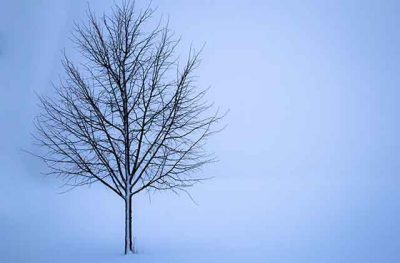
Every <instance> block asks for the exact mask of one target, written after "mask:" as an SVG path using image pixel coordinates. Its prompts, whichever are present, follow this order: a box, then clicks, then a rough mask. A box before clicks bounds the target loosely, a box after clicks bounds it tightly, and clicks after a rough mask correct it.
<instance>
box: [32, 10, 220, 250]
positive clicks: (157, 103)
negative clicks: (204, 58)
mask: <svg viewBox="0 0 400 263" xmlns="http://www.w3.org/2000/svg"><path fill="white" fill-rule="evenodd" d="M152 14H153V11H152V10H151V9H150V8H147V9H145V10H143V11H140V12H136V9H135V8H134V5H133V3H127V4H124V5H122V6H116V7H115V8H114V10H113V12H112V14H111V15H109V16H107V15H103V16H102V17H99V18H97V17H95V15H94V14H93V13H92V12H90V11H89V12H88V22H87V23H86V24H84V25H76V30H75V33H74V38H73V39H74V41H75V43H76V44H77V47H78V50H79V52H80V54H81V55H82V57H83V61H80V63H74V62H72V61H71V60H70V59H69V58H68V57H67V56H66V55H65V57H64V59H63V65H64V69H65V78H63V79H62V80H61V81H60V84H59V85H57V86H55V87H54V88H55V91H56V94H55V96H53V97H43V96H42V97H40V105H41V107H42V113H41V114H40V115H39V116H38V117H37V118H36V120H35V125H36V127H37V131H38V132H37V134H36V135H35V138H36V139H37V142H38V143H39V144H40V145H41V146H43V149H44V151H43V152H42V153H41V154H39V157H40V158H42V159H43V160H44V161H45V162H46V164H47V165H48V167H49V169H50V170H49V173H50V174H54V175H58V176H61V177H63V178H64V179H65V180H66V184H67V185H69V186H71V187H76V186H82V185H87V184H92V183H95V182H99V183H101V184H103V185H104V186H105V187H106V188H107V189H109V190H111V191H113V192H114V193H115V194H116V195H118V196H119V197H120V198H121V200H122V201H123V202H124V203H125V253H129V252H134V249H135V248H134V244H133V234H132V197H133V196H134V195H136V194H138V193H140V192H142V191H147V192H151V191H156V190H171V191H179V190H182V191H185V192H186V188H187V187H190V186H192V185H194V184H195V183H197V182H199V181H200V180H202V179H204V178H201V177H196V176H195V173H194V172H196V170H198V169H199V168H201V167H202V166H203V165H204V164H207V163H209V162H212V161H213V160H214V157H213V155H212V154H208V153H207V152H206V151H205V150H204V148H203V145H204V143H205V141H206V139H207V138H208V137H209V136H210V135H211V134H213V133H214V132H216V130H215V129H213V127H214V124H216V123H217V122H218V121H219V120H220V119H221V116H220V115H219V114H218V111H213V110H212V105H211V104H208V103H207V102H205V101H204V95H205V94H206V92H205V90H197V88H196V86H195V81H194V80H195V76H194V70H195V68H196V67H197V65H198V60H199V57H198V56H199V54H198V53H195V52H193V51H190V53H189V56H188V58H187V60H186V62H185V63H184V64H183V66H182V67H179V66H178V63H177V59H176V56H175V50H176V47H177V45H178V42H179V41H177V40H175V39H174V38H173V36H172V33H171V32H170V30H169V29H168V27H167V26H161V23H160V24H159V25H158V26H156V27H155V28H153V29H149V28H150V25H149V23H147V22H148V20H149V18H151V17H152Z"/></svg>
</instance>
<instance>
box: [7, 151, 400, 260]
mask: <svg viewBox="0 0 400 263" xmlns="http://www.w3.org/2000/svg"><path fill="white" fill-rule="evenodd" d="M1 161H2V162H1V163H2V165H3V171H14V174H13V175H11V174H8V173H5V174H3V175H2V176H3V177H4V178H6V179H7V180H3V181H2V184H1V186H0V193H1V194H0V196H1V203H0V204H1V212H0V223H1V225H0V226H1V238H0V252H1V254H0V255H1V256H0V257H1V262H7V263H8V262H10V263H19V262H21V263H23V262H32V263H36V262H37V263H44V262H276V263H286V262H307V263H310V262H396V259H395V255H396V254H397V252H396V251H397V248H398V245H399V244H400V239H399V237H398V236H397V235H396V233H398V231H399V226H398V222H399V220H400V218H399V217H400V216H399V215H400V213H399V212H400V207H399V205H398V202H397V201H396V200H399V198H400V196H399V195H400V194H399V191H397V188H396V187H395V186H394V185H391V184H389V182H388V181H387V180H385V178H383V177H381V178H373V177H358V178H355V177H353V178H351V177H345V176H334V175H331V176H329V175H327V176H324V177H318V176H312V175H304V176H294V175H281V176H279V177H277V176H269V177H267V176H265V177H257V176H248V177H247V178H246V177H243V178H223V177H221V178H215V179H213V180H211V181H209V182H206V183H204V184H202V185H198V186H197V187H196V188H194V189H193V191H192V192H193V196H194V198H195V200H196V202H197V203H198V205H196V204H194V203H193V202H192V201H191V200H190V199H189V198H187V197H185V196H183V195H182V196H179V197H178V196H176V195H174V194H156V195H154V196H153V197H152V199H151V202H150V201H149V199H148V197H147V196H146V195H143V196H140V197H139V198H136V199H135V203H134V207H135V210H134V220H135V223H134V231H135V235H136V243H137V249H138V254H137V255H133V256H132V255H131V256H124V255H122V249H123V240H122V237H123V210H122V209H123V206H122V203H121V202H120V200H118V199H117V198H116V197H115V196H113V195H112V194H111V193H108V192H107V191H106V190H105V189H103V188H102V187H91V188H83V189H80V190H75V191H71V192H68V193H65V194H57V192H59V191H61V190H60V189H59V188H58V187H57V186H56V185H57V183H56V182H55V181H54V180H52V179H50V178H40V177H39V178H31V179H28V178H27V177H24V175H27V174H28V171H26V170H25V169H24V166H23V165H19V166H18V165H17V163H15V161H13V160H10V159H6V158H5V157H4V156H2V159H1ZM4 166H6V167H4ZM7 168H9V169H10V170H8V169H7ZM366 178H367V180H366ZM21 180H23V182H22V181H21ZM17 186H21V188H20V189H18V190H16V188H17ZM367 189H368V191H367ZM371 190H372V191H371ZM389 215H390V216H389Z"/></svg>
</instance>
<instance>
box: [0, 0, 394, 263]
mask: <svg viewBox="0 0 400 263" xmlns="http://www.w3.org/2000/svg"><path fill="white" fill-rule="evenodd" d="M116 2H118V1H116ZM146 3H147V2H146V1H138V6H143V5H145V4H146ZM111 5H112V4H111V1H105V0H102V1H91V2H90V6H91V7H92V8H93V9H94V10H95V11H96V12H100V13H101V12H104V11H107V10H109V8H110V7H111ZM153 6H158V11H157V13H156V16H161V15H164V16H165V17H168V16H169V19H170V25H171V28H173V29H174V30H175V32H176V34H177V35H178V36H181V37H182V45H181V46H180V49H181V51H182V54H185V52H186V51H187V49H188V48H189V46H190V45H191V44H193V45H194V46H195V47H201V46H202V45H203V44H204V43H205V44H206V45H205V49H204V52H203V54H202V59H203V60H202V66H201V67H200V69H199V71H198V74H199V76H200V79H199V86H201V87H208V86H211V89H210V93H209V96H208V97H209V99H210V101H215V103H216V104H218V105H220V106H221V108H222V109H230V113H229V115H228V116H227V118H226V122H227V124H228V127H227V129H226V130H225V131H223V133H221V134H220V135H217V136H216V137H215V138H213V139H212V140H211V141H210V144H209V148H210V149H211V150H214V151H216V152H217V154H218V156H219V159H220V162H218V163H217V164H215V165H213V166H210V167H208V168H207V169H204V171H203V173H204V174H205V175H211V176H215V177H216V178H215V179H214V180H212V181H209V182H207V183H205V184H204V185H200V186H199V187H196V188H195V189H193V195H194V197H195V199H196V200H197V201H198V203H199V206H195V205H193V204H192V203H191V202H190V200H187V198H185V197H184V196H182V197H181V198H178V197H176V196H170V195H167V194H160V195H155V196H154V197H152V202H151V203H150V202H149V201H148V198H147V197H146V196H143V197H139V199H138V201H137V203H138V209H137V210H138V211H137V215H136V220H137V227H136V231H137V236H138V239H139V240H141V241H140V242H142V243H141V247H142V248H143V250H144V254H150V255H151V254H152V253H154V254H155V255H158V254H161V255H162V254H166V255H168V256H167V258H170V259H171V262H174V261H175V262H176V261H179V260H182V262H185V261H184V256H182V257H183V259H181V258H180V254H184V255H186V254H187V255H189V256H188V257H190V256H191V255H192V252H193V251H196V253H199V255H203V256H198V255H197V254H196V253H195V252H193V253H195V254H194V255H197V256H196V258H197V259H198V260H199V262H203V261H201V260H204V262H212V261H210V258H207V255H210V257H211V256H212V257H213V258H214V259H215V261H216V262H221V260H225V259H228V258H229V257H232V258H231V259H230V260H231V262H236V261H234V260H237V262H245V261H242V260H241V259H242V258H243V259H246V258H247V259H249V257H250V258H252V259H253V261H254V262H265V261H267V260H268V262H397V261H398V252H397V249H398V247H399V245H400V238H399V236H400V235H399V233H400V227H399V224H400V216H399V215H400V205H399V200H400V199H399V198H400V196H399V195H400V191H398V188H399V187H398V186H399V185H400V180H399V177H398V173H399V170H400V160H399V158H400V157H399V156H400V142H399V139H398V135H399V134H400V125H399V120H398V112H399V110H400V108H399V107H400V106H399V103H398V100H399V97H400V91H399V84H400V75H399V74H398V70H399V68H400V43H399V42H400V31H399V30H398V28H400V19H399V18H398V13H399V11H400V4H399V3H398V1H225V0H221V1H211V0H208V1H205V0H204V1H183V0H182V1H181V0H177V1H162V0H154V1H153ZM86 7H87V3H86V2H85V1H77V0H75V1H44V0H43V1H39V0H31V1H22V0H20V1H4V0H3V1H2V2H1V8H0V22H1V23H0V83H2V84H1V85H0V94H1V96H0V123H1V129H0V138H1V140H0V175H1V176H2V177H3V178H2V180H1V181H2V183H1V184H0V208H1V209H0V229H1V230H3V229H7V231H6V235H5V236H6V237H5V238H3V239H0V251H1V250H2V248H3V249H4V250H7V251H8V253H9V254H10V255H14V256H15V255H16V254H19V256H18V257H15V260H14V261H15V262H19V261H18V260H20V261H21V262H24V261H23V260H24V259H25V257H24V254H26V255H25V256H26V257H28V256H29V255H30V256H31V257H32V258H35V259H37V258H38V262H41V261H40V260H39V259H42V260H43V257H45V256H44V255H46V254H50V255H51V253H48V251H49V250H52V248H53V247H52V246H51V245H50V244H54V243H55V242H61V243H62V242H64V243H67V244H68V246H71V247H72V248H71V249H70V251H69V252H68V253H70V254H71V255H74V253H76V251H79V248H78V247H77V248H74V245H73V244H76V243H79V244H81V243H82V244H86V246H89V245H87V244H91V245H90V247H93V250H94V251H97V250H96V249H97V248H98V247H101V248H104V247H107V246H108V245H109V244H111V245H109V247H111V248H112V249H108V250H106V251H109V253H111V254H112V253H113V252H115V250H117V251H118V249H119V247H120V244H119V243H118V242H120V234H121V233H120V232H121V230H122V229H120V228H122V220H120V216H122V209H120V207H118V205H119V204H118V203H117V202H116V201H115V200H114V197H113V196H112V195H111V194H108V193H107V192H106V191H105V189H103V188H101V187H93V188H90V189H86V188H85V189H81V190H77V191H73V192H70V193H67V194H64V195H59V194H58V192H59V191H60V189H59V188H58V186H59V185H60V184H61V182H59V181H58V180H56V179H52V178H48V177H44V176H42V175H40V171H42V170H43V169H44V167H43V165H42V164H41V163H40V162H39V161H38V160H36V159H34V158H32V157H31V156H27V155H25V154H23V153H22V152H21V149H22V148H30V147H31V138H30V135H29V134H30V132H32V131H33V127H32V119H33V117H34V116H35V114H36V113H37V111H38V108H37V107H36V103H37V100H36V97H35V92H37V93H40V94H43V93H49V92H51V85H50V83H51V81H56V80H57V77H58V76H59V75H60V74H62V71H61V67H60V56H61V55H62V51H63V49H64V48H65V49H66V51H67V52H69V51H70V52H71V51H72V45H71V42H70V40H69V36H70V33H71V32H72V31H71V30H72V26H73V21H81V20H82V19H84V15H85V9H86ZM21 189H22V190H21ZM82 200H84V201H82ZM94 203H96V204H101V206H99V205H94ZM120 210H121V211H120ZM77 213H78V214H79V216H78V215H77ZM85 213H86V214H85ZM172 215H174V216H172ZM91 217H92V218H93V217H96V218H99V219H98V220H97V221H96V222H97V223H96V224H90V223H87V222H88V221H89V219H90V218H91ZM160 218H167V219H168V220H167V219H166V220H160ZM44 226H46V227H45V229H47V230H43V228H44ZM105 226H107V227H105ZM182 226H183V227H182ZM193 226H195V227H193ZM100 229H101V230H102V231H100ZM183 229H184V230H183ZM110 237H111V238H110ZM77 239H79V241H77ZM38 240H40V242H39V243H40V244H42V245H38V244H37V241H38ZM91 240H97V241H96V242H93V243H94V245H93V244H92V243H91ZM110 240H111V241H110ZM114 240H115V242H114ZM21 241H25V243H26V244H27V245H26V246H27V248H25V249H24V251H25V253H20V252H18V251H23V250H22V248H21V247H20V245H18V244H20V242H21ZM121 241H122V240H121ZM138 242H139V241H138ZM61 243H60V244H61ZM64 243H63V244H64ZM114 243H115V244H116V245H113V244H114ZM56 244H58V243H56ZM121 244H122V243H121ZM54 246H55V245H54ZM121 246H122V245H121ZM186 246H187V247H188V248H187V249H183V248H185V247H186ZM210 249H211V250H210ZM231 250H234V251H235V253H233V254H230V253H228V251H231ZM160 251H163V252H160ZM166 251H167V252H166ZM171 251H172V252H171ZM202 251H203V252H204V253H201V252H202ZM41 253H43V254H41ZM65 253H67V252H65ZM116 254H118V252H117V253H116ZM48 257H50V256H48ZM155 257H157V256H155ZM217 259H219V261H218V260H217ZM49 260H50V259H49ZM143 260H144V261H143V262H146V261H145V260H146V259H143ZM149 260H150V259H149Z"/></svg>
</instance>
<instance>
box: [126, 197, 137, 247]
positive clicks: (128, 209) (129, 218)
mask: <svg viewBox="0 0 400 263" xmlns="http://www.w3.org/2000/svg"><path fill="white" fill-rule="evenodd" d="M134 252H135V250H134V246H133V239H132V197H127V198H126V200H125V254H128V253H134Z"/></svg>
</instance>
